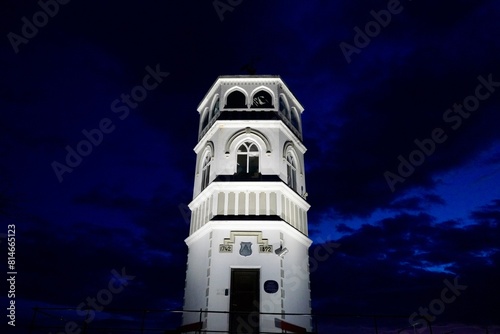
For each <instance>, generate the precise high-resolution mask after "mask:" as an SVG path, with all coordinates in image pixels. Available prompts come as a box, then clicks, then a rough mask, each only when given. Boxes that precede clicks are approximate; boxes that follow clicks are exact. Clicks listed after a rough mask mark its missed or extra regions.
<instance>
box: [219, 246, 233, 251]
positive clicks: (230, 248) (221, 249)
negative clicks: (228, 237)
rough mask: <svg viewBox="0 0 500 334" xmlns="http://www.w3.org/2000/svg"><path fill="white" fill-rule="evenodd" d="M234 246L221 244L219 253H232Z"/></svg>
mask: <svg viewBox="0 0 500 334" xmlns="http://www.w3.org/2000/svg"><path fill="white" fill-rule="evenodd" d="M232 252H233V245H226V244H220V245H219V253H232Z"/></svg>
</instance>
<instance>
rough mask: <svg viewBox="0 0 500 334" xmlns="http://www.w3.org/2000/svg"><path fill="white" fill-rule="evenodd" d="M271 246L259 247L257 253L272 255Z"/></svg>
mask: <svg viewBox="0 0 500 334" xmlns="http://www.w3.org/2000/svg"><path fill="white" fill-rule="evenodd" d="M272 252H273V246H271V245H259V253H272Z"/></svg>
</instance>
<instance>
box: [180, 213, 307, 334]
mask: <svg viewBox="0 0 500 334" xmlns="http://www.w3.org/2000/svg"><path fill="white" fill-rule="evenodd" d="M247 218H248V217H247ZM186 244H187V245H188V248H189V254H188V265H187V275H186V290H185V300H184V310H186V311H196V310H203V311H204V312H202V313H201V314H202V316H201V321H202V323H203V327H202V328H203V329H205V330H207V331H223V332H229V333H259V332H271V333H273V332H275V333H281V332H282V329H281V327H282V326H281V324H282V323H283V322H285V323H288V324H293V325H295V326H299V327H302V328H304V329H305V330H307V331H311V330H312V326H311V317H310V313H311V307H310V288H309V261H308V248H309V246H310V244H311V241H310V239H309V238H307V237H306V236H305V235H304V234H302V233H301V232H299V231H297V230H296V229H295V228H293V227H292V226H290V225H289V224H288V223H286V222H284V221H282V220H264V221H263V220H212V221H210V222H208V223H207V224H205V225H204V226H203V227H202V228H200V229H199V230H198V231H196V232H195V233H194V234H193V235H191V236H190V237H188V238H187V239H186ZM198 321H200V313H199V312H186V313H184V319H183V323H184V325H187V324H191V323H195V322H198Z"/></svg>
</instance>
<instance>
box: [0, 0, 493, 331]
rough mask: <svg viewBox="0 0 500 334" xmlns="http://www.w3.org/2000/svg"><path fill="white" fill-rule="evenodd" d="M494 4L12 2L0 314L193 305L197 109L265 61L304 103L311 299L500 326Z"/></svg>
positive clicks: (7, 35)
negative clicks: (190, 246)
mask: <svg viewBox="0 0 500 334" xmlns="http://www.w3.org/2000/svg"><path fill="white" fill-rule="evenodd" d="M44 8H45V9H44ZM499 17H500V4H498V3H497V1H493V0H490V1H478V0H474V1H472V0H459V1H441V2H436V1H430V0H413V1H411V0H402V1H401V2H399V1H396V0H389V1H386V0H384V1H300V2H299V1H263V0H253V1H250V0H220V1H212V0H205V1H168V2H167V1H163V2H160V1H127V2H125V1H106V2H98V1H81V0H73V1H69V0H58V1H56V0H41V1H40V2H37V1H20V0H5V1H3V2H2V4H1V5H0V28H1V35H2V36H3V37H2V42H1V43H0V60H1V61H0V112H1V121H0V140H1V141H0V220H1V222H2V224H1V226H2V227H1V228H2V230H1V231H0V241H1V244H0V249H1V253H0V263H1V265H0V268H2V272H3V273H4V274H3V275H4V276H5V277H6V278H9V275H7V271H9V270H8V268H7V257H8V254H7V245H8V239H7V234H8V225H15V230H16V244H15V247H16V252H15V258H16V271H17V276H16V285H15V302H16V304H15V305H16V322H15V324H16V326H15V327H12V326H9V325H7V321H8V320H9V319H8V318H7V317H6V316H5V315H3V316H2V319H3V320H2V321H3V324H2V326H4V324H5V326H6V328H7V330H8V332H9V333H10V332H13V333H14V332H16V333H17V332H19V333H26V332H27V328H28V325H29V323H30V321H31V317H32V315H33V307H44V308H78V307H80V310H81V309H82V305H81V304H82V303H83V304H84V305H85V304H87V303H88V301H87V298H88V297H90V299H92V297H96V296H98V297H99V298H100V299H101V301H102V300H105V298H107V297H109V296H111V299H112V300H111V301H110V302H109V303H108V304H107V305H105V306H102V305H97V306H99V307H95V308H94V309H95V310H96V312H94V313H95V314H93V315H94V316H95V319H93V321H92V323H91V324H89V325H93V326H96V327H97V326H98V324H103V323H106V321H110V320H109V319H112V318H113V319H116V317H121V318H120V319H121V320H122V322H123V323H127V321H130V323H132V322H134V321H135V320H136V319H137V318H140V316H137V314H134V313H131V314H127V315H125V314H123V313H120V312H119V311H113V312H112V310H113V309H115V308H116V309H119V308H128V309H144V308H148V309H179V308H182V300H183V294H184V279H185V265H186V255H187V254H186V252H187V247H186V246H185V244H184V239H185V238H186V237H187V235H188V220H189V213H188V212H187V211H186V208H187V207H186V205H187V204H188V203H189V202H190V200H191V197H192V189H193V181H194V170H195V154H194V152H193V148H194V146H195V145H196V143H197V131H198V121H199V119H198V117H199V115H198V113H197V111H196V108H197V106H198V104H199V103H200V102H201V100H202V99H203V97H204V95H205V93H206V92H207V91H208V90H209V88H210V87H211V85H212V84H213V82H214V81H215V80H216V78H217V77H218V76H219V75H241V74H248V73H249V71H250V72H252V71H255V72H256V74H272V75H280V76H281V78H282V79H283V80H284V81H285V82H286V83H287V85H288V87H289V88H290V90H291V91H292V92H293V93H294V95H295V96H296V97H297V99H298V100H299V101H300V102H301V104H302V105H303V106H304V107H305V111H304V113H303V115H302V116H303V133H304V144H305V146H306V147H307V148H308V151H307V153H306V155H305V163H306V183H307V188H308V189H307V192H308V194H309V197H308V202H309V203H310V204H311V209H310V210H309V215H308V218H309V228H310V237H311V238H312V239H313V241H314V244H313V246H312V248H311V258H312V259H313V260H312V261H314V262H313V263H312V264H311V289H312V299H313V311H314V312H315V313H323V314H326V313H328V314H392V315H402V316H404V317H403V318H402V319H399V320H398V321H399V322H398V323H397V325H394V327H392V331H389V330H387V331H386V333H396V329H407V330H408V333H410V332H411V333H413V329H412V327H411V326H410V325H409V322H410V321H409V318H412V319H413V320H414V323H415V324H416V325H417V327H416V328H417V329H420V330H421V331H420V332H424V330H425V331H427V332H428V329H425V328H424V326H423V325H422V324H423V320H422V319H423V315H422V314H424V313H425V312H426V311H425V310H423V309H425V308H430V310H429V311H427V312H428V313H429V316H428V318H429V319H430V321H431V323H432V326H433V327H432V329H433V332H434V333H445V332H446V331H448V332H451V331H453V332H454V333H485V332H486V330H487V329H488V330H489V332H490V333H500V303H499V301H500V287H499V284H500V283H499V282H500V269H499V266H500V131H499V129H500V62H499V57H500V20H499ZM96 129H98V130H96ZM89 143H90V144H89ZM78 152H80V153H78ZM332 243H334V244H335V245H336V246H337V247H336V248H335V250H334V251H333V252H331V254H330V253H328V252H327V253H326V254H328V256H324V255H325V252H324V250H325V248H324V247H323V248H321V247H322V245H330V246H331V245H332ZM318 247H319V248H318ZM328 249H331V248H328ZM315 250H316V253H315ZM315 254H321V255H322V256H321V257H320V258H318V256H317V255H316V256H315ZM2 287H3V288H2V291H1V292H0V301H1V305H2V309H3V310H4V311H3V312H4V314H8V312H9V311H8V310H6V308H7V307H8V306H9V302H10V300H11V299H10V298H8V296H7V294H8V290H9V285H8V284H5V280H4V284H3V285H2ZM465 287H466V288H465ZM445 288H447V289H448V290H447V292H445V293H443V290H444V289H445ZM102 289H108V290H107V291H111V292H110V294H104V293H101V294H100V295H98V294H99V292H100V291H102ZM435 300H437V301H435ZM440 305H444V306H443V307H444V310H442V309H439V308H440ZM98 308H99V309H98ZM433 310H434V311H433ZM46 312H47V313H48V314H50V315H52V314H60V311H57V310H47V311H46ZM58 312H59V313H58ZM61 312H63V311H61ZM64 312H66V313H65V314H64V319H65V320H58V321H60V322H63V324H64V323H67V322H68V321H70V320H71V319H73V320H74V321H75V322H76V323H79V324H80V323H82V321H83V320H84V319H85V313H84V312H82V311H78V312H79V313H76V311H74V310H72V311H64ZM64 312H63V313H64ZM414 312H416V313H417V314H414ZM70 313H71V314H70ZM419 313H420V314H419ZM412 314H413V316H412ZM38 318H39V321H40V323H43V321H46V320H47V319H49V318H50V316H48V315H42V314H39V315H38ZM106 319H108V320H106ZM323 320H324V323H325V325H324V326H325V327H324V328H329V327H327V326H330V325H331V323H332V322H331V321H330V320H331V319H330V320H328V321H327V320H325V319H323ZM71 321H72V320H71ZM342 321H344V322H342ZM363 321H364V320H360V321H359V322H358V323H357V324H356V321H354V325H353V324H352V323H351V322H349V321H346V319H341V320H339V321H338V322H337V323H341V322H342V326H344V327H345V328H351V329H344V332H345V333H365V332H367V333H373V329H372V328H373V327H371V326H372V325H373V324H372V322H371V320H370V321H368V324H366V323H364V322H363ZM48 322H49V320H47V323H48ZM56 322H57V321H56ZM160 322H161V321H160ZM327 322H330V325H328V324H326V323H327ZM334 322H335V321H333V323H334ZM134 323H135V322H134ZM361 325H362V326H363V328H361ZM365 325H366V326H365ZM392 325H393V324H391V326H392ZM350 326H354V327H350ZM356 326H357V327H356ZM380 326H382V327H383V326H384V322H383V321H381V322H380ZM387 326H389V325H388V324H387ZM405 326H406V327H405ZM89 328H90V327H89ZM320 329H321V328H320ZM325 331H326V332H328V330H324V331H323V332H325ZM39 332H40V333H42V332H44V333H48V332H49V330H45V331H39ZM52 332H53V333H56V332H59V331H55V330H52ZM67 332H70V331H67ZM339 332H340V330H339ZM344 332H342V333H344ZM380 332H382V331H380ZM37 333H38V332H37ZM75 333H76V332H75ZM113 333H116V332H113Z"/></svg>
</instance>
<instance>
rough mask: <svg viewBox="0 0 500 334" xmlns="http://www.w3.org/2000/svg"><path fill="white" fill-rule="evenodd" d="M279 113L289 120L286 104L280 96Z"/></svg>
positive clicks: (288, 110)
mask: <svg viewBox="0 0 500 334" xmlns="http://www.w3.org/2000/svg"><path fill="white" fill-rule="evenodd" d="M280 112H281V114H283V115H284V116H285V117H286V118H288V119H290V109H288V107H287V105H286V102H285V98H284V97H283V96H280Z"/></svg>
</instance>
